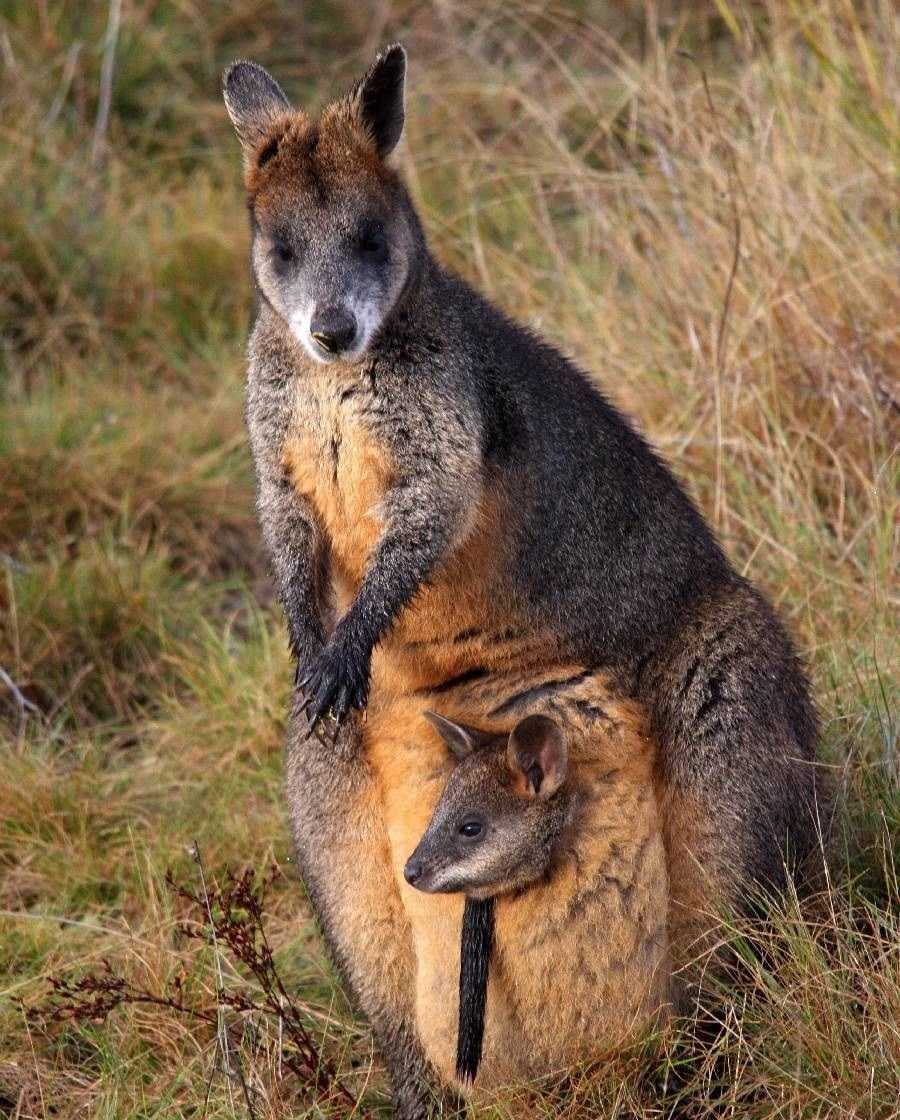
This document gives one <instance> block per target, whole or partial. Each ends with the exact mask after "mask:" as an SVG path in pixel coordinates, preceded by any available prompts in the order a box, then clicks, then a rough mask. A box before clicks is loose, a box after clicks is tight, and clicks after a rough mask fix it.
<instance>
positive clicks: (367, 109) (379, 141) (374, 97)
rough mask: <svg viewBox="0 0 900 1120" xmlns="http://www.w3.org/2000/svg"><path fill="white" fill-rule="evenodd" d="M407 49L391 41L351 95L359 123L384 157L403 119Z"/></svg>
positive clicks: (398, 135)
mask: <svg viewBox="0 0 900 1120" xmlns="http://www.w3.org/2000/svg"><path fill="white" fill-rule="evenodd" d="M405 86H406V51H405V50H404V49H403V47H402V46H401V45H400V44H399V43H392V44H391V46H389V47H385V49H384V50H383V51H382V52H381V54H379V55H378V57H377V58H376V59H375V61H374V62H373V63H372V65H371V66H370V67H369V71H368V73H367V74H366V76H365V77H364V78H363V79H362V81H361V82H360V83H359V85H357V87H356V89H354V91H353V93H352V94H351V95H350V100H351V103H352V105H353V107H354V109H355V111H356V113H357V114H358V116H359V120H360V123H361V124H362V126H363V128H364V129H365V130H366V132H367V133H368V134H369V136H370V137H371V138H372V142H373V143H374V145H375V149H376V151H377V152H378V154H379V155H380V156H381V158H382V159H385V158H386V157H387V156H389V155H390V154H391V152H392V151H393V150H394V148H396V146H397V141H398V140H399V139H400V136H401V134H402V132H403V122H404V120H405V119H406V110H405V109H404V105H403V100H404V88H405Z"/></svg>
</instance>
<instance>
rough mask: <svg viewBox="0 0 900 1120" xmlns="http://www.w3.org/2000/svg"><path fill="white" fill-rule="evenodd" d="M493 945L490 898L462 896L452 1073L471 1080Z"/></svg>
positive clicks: (477, 1059)
mask: <svg viewBox="0 0 900 1120" xmlns="http://www.w3.org/2000/svg"><path fill="white" fill-rule="evenodd" d="M493 947H494V900H493V899H492V898H488V899H484V900H483V901H480V900H478V899H474V898H467V899H466V907H465V910H464V912H463V924H462V940H461V942H460V948H459V1027H458V1030H457V1034H456V1076H457V1077H458V1078H459V1080H460V1081H474V1080H475V1074H476V1073H478V1066H479V1063H480V1062H481V1044H482V1041H483V1040H484V1008H485V1004H486V1003H487V982H488V966H489V965H490V960H491V951H492V949H493Z"/></svg>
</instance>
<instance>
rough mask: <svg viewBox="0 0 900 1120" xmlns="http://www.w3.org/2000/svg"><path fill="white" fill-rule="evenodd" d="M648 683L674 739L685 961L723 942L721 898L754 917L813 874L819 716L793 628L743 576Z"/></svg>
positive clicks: (672, 856)
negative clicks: (791, 877) (765, 897)
mask: <svg viewBox="0 0 900 1120" xmlns="http://www.w3.org/2000/svg"><path fill="white" fill-rule="evenodd" d="M641 684H642V687H643V693H644V696H643V698H644V699H645V702H646V703H647V705H648V708H650V710H651V712H652V713H653V717H654V723H653V730H654V733H655V734H656V735H657V737H658V738H659V740H660V741H661V743H662V746H663V759H662V761H663V779H664V784H665V789H666V794H665V805H664V815H665V819H666V833H667V846H668V850H669V861H670V876H671V881H672V891H673V900H672V901H673V910H672V914H673V923H674V929H673V948H674V952H675V955H676V959H679V958H680V960H679V963H681V964H686V963H688V961H689V960H690V959H691V958H692V957H693V958H696V957H697V956H701V957H702V956H703V955H704V953H705V951H707V950H709V949H710V948H711V947H712V945H711V942H709V941H708V939H707V938H706V937H705V936H704V934H705V933H708V931H709V929H710V927H711V926H712V925H714V922H715V912H716V907H717V904H719V903H724V904H725V905H726V906H727V907H729V908H732V909H734V910H737V911H743V912H745V913H754V912H755V910H756V904H757V903H758V902H759V901H761V899H762V892H770V891H776V892H780V891H782V890H783V889H784V887H785V884H786V881H787V876H788V874H789V873H791V872H799V873H800V874H801V876H802V873H803V864H804V861H806V860H807V859H808V857H809V854H810V852H812V851H814V849H815V846H816V842H817V829H818V827H819V824H820V821H821V822H824V820H825V818H824V816H823V815H822V814H823V811H824V809H825V806H824V804H823V801H822V791H821V785H820V782H819V779H818V776H817V773H816V768H815V759H814V745H815V739H816V718H815V712H814V710H813V708H812V705H811V704H810V701H809V698H808V691H807V688H806V682H805V679H804V676H803V669H802V666H801V664H800V662H799V660H798V658H797V656H796V654H795V653H794V650H793V647H792V646H791V643H790V641H789V639H788V637H787V635H786V634H785V632H784V630H783V628H782V627H781V624H780V623H779V621H778V619H777V618H776V616H775V614H774V612H773V610H772V608H771V607H770V606H769V604H768V603H767V602H766V601H765V600H764V599H763V598H762V596H760V595H759V593H758V592H757V591H755V590H754V589H753V588H752V587H750V586H749V585H748V584H746V583H744V582H743V581H741V580H735V581H734V583H733V584H732V585H731V586H730V587H729V588H727V589H724V590H723V591H722V592H720V594H719V595H718V596H716V597H714V598H711V599H710V600H706V601H704V602H703V603H701V604H700V605H699V606H698V607H697V608H696V609H695V610H694V612H693V614H692V615H691V616H690V617H688V618H687V619H686V620H684V623H683V625H682V626H681V628H680V630H679V633H678V635H677V637H676V639H675V640H674V641H673V642H672V644H671V645H670V647H669V648H668V649H667V650H665V651H664V652H663V655H662V656H661V657H659V658H658V659H657V660H656V661H655V663H651V664H650V665H649V666H648V667H647V671H646V672H645V674H644V676H643V679H642V681H641ZM800 885H802V882H801V883H800ZM707 963H710V961H709V960H707ZM701 964H702V962H701Z"/></svg>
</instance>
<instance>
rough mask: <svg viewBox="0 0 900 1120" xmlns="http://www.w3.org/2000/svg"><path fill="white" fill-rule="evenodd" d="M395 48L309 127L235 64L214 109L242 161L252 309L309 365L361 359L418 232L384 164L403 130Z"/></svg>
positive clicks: (268, 85) (248, 67)
mask: <svg viewBox="0 0 900 1120" xmlns="http://www.w3.org/2000/svg"><path fill="white" fill-rule="evenodd" d="M405 67H406V56H405V53H404V52H403V49H402V47H400V46H394V47H391V48H389V49H388V50H387V51H386V52H384V53H383V54H382V55H380V56H379V57H378V59H376V61H375V63H374V65H373V66H372V68H371V69H370V71H369V72H368V74H367V75H366V76H365V78H364V79H363V80H362V81H361V82H360V83H359V85H358V86H357V87H356V88H355V89H354V90H353V91H352V92H351V93H350V94H349V95H348V97H346V98H344V99H343V100H342V101H338V102H336V103H334V104H333V105H331V106H329V107H328V108H327V109H326V110H325V111H324V113H323V114H322V116H321V117H320V118H319V119H318V120H311V119H310V118H308V117H307V116H306V115H305V114H304V113H303V112H301V111H296V110H293V109H292V108H291V106H290V105H289V103H288V101H287V98H286V97H285V96H284V94H283V93H282V91H281V89H280V88H279V87H278V85H277V83H276V82H275V81H274V80H273V79H272V78H271V77H270V76H269V75H268V74H267V73H266V72H265V71H264V70H262V68H261V67H258V66H255V65H254V64H252V63H235V64H234V66H232V67H231V69H230V70H229V71H228V72H227V74H226V78H225V100H226V104H227V105H228V109H229V112H230V114H231V117H232V120H233V121H234V124H235V127H236V129H237V132H238V135H239V137H240V139H241V143H242V146H243V149H244V158H245V170H246V181H247V187H248V191H249V206H250V213H251V222H252V227H253V248H252V266H253V273H254V277H255V279H256V283H257V286H258V289H259V292H260V295H261V296H262V298H263V299H264V300H265V301H266V302H267V303H268V304H269V305H270V306H271V307H272V308H273V309H274V310H275V311H276V312H277V313H278V314H279V315H280V316H281V317H282V318H283V319H284V321H285V323H286V324H287V326H288V328H289V330H290V331H291V333H292V334H293V336H294V337H295V338H296V339H297V341H298V342H299V343H300V345H301V346H302V347H303V348H304V350H305V351H306V353H307V354H308V355H309V356H310V357H311V358H313V359H314V360H315V361H317V362H333V361H351V362H352V361H354V360H358V359H360V358H361V357H362V356H363V355H364V354H365V353H366V352H367V350H368V349H369V347H370V346H371V344H372V341H373V339H374V338H375V336H376V335H377V333H378V330H379V328H380V327H381V326H382V325H383V323H384V322H385V320H386V319H387V318H388V316H389V315H390V313H391V311H392V309H393V307H394V306H395V304H396V302H397V299H398V297H399V296H400V294H401V292H402V291H403V289H404V286H405V284H406V282H407V280H408V278H409V276H410V270H411V267H412V263H413V260H414V258H415V255H416V251H417V247H418V245H419V240H420V238H421V230H420V228H419V226H418V222H417V220H416V217H415V214H414V211H413V209H412V205H411V203H410V201H409V198H408V195H407V194H406V191H405V189H404V187H403V186H402V184H401V182H400V180H399V178H398V177H397V175H396V173H395V172H394V171H393V170H392V168H391V167H390V166H389V163H388V157H389V156H390V154H391V152H392V151H393V149H394V146H395V145H396V143H397V141H398V140H399V138H400V134H401V131H402V127H403V85H404V75H405Z"/></svg>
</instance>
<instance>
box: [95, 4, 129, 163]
mask: <svg viewBox="0 0 900 1120" xmlns="http://www.w3.org/2000/svg"><path fill="white" fill-rule="evenodd" d="M121 19H122V0H109V19H108V20H107V24H106V37H105V39H104V42H103V62H102V64H101V66H100V96H99V98H98V100H97V119H96V121H95V122H94V138H93V140H92V141H91V163H92V164H93V165H94V167H98V166H99V165H100V163H101V161H102V159H103V154H104V152H105V151H106V129H107V125H108V124H109V109H110V106H111V104H112V86H113V68H114V66H115V61H116V43H117V41H118V38H119V24H120V22H121Z"/></svg>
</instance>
